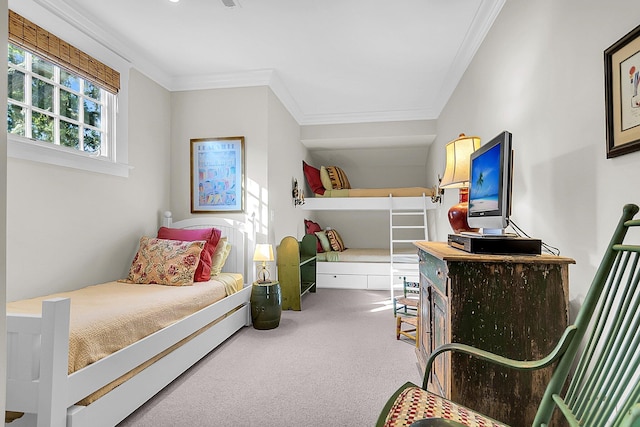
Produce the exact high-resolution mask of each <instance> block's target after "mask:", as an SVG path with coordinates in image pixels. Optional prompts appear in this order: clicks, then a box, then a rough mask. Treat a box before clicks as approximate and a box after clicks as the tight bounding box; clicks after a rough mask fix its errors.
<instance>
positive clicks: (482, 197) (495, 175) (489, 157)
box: [469, 145, 500, 213]
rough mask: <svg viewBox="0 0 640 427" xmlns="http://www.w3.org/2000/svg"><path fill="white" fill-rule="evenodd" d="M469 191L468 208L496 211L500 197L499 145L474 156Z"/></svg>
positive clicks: (474, 210) (475, 210)
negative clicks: (471, 189) (470, 189)
mask: <svg viewBox="0 0 640 427" xmlns="http://www.w3.org/2000/svg"><path fill="white" fill-rule="evenodd" d="M471 183H472V184H471V188H473V192H471V191H469V210H470V211H471V212H472V213H473V212H487V211H496V210H498V209H499V204H498V202H499V199H500V146H499V145H495V146H493V147H492V148H491V149H490V150H489V151H487V152H486V153H484V154H483V155H482V156H480V157H478V158H476V160H475V163H474V167H473V175H472V176H471Z"/></svg>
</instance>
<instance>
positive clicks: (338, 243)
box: [327, 229, 346, 252]
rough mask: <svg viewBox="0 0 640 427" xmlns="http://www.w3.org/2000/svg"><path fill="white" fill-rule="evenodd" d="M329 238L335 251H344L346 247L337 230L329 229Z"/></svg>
mask: <svg viewBox="0 0 640 427" xmlns="http://www.w3.org/2000/svg"><path fill="white" fill-rule="evenodd" d="M327 238H328V239H329V243H330V244H331V249H333V250H334V251H337V252H342V251H344V250H345V249H346V248H345V247H344V242H343V241H342V237H340V234H338V232H337V231H336V230H334V229H330V230H327Z"/></svg>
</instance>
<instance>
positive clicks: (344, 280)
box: [316, 274, 367, 289]
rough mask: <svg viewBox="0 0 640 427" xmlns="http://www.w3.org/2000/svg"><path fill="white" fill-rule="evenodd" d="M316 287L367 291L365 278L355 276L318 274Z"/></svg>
mask: <svg viewBox="0 0 640 427" xmlns="http://www.w3.org/2000/svg"><path fill="white" fill-rule="evenodd" d="M316 285H317V287H319V288H339V289H367V276H361V275H357V274H318V275H316Z"/></svg>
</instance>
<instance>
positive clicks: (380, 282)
mask: <svg viewBox="0 0 640 427" xmlns="http://www.w3.org/2000/svg"><path fill="white" fill-rule="evenodd" d="M389 285H390V283H389V276H377V275H371V276H367V288H368V289H389Z"/></svg>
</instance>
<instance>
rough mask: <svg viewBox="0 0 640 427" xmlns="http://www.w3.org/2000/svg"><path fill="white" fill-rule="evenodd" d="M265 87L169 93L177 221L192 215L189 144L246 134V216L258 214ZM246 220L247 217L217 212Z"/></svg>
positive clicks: (262, 192) (263, 180)
mask: <svg viewBox="0 0 640 427" xmlns="http://www.w3.org/2000/svg"><path fill="white" fill-rule="evenodd" d="M267 90H268V89H267V88H266V87H251V88H237V89H213V90H199V91H184V92H173V93H172V94H171V111H172V113H171V184H170V186H171V211H172V212H173V217H174V218H175V219H176V220H180V219H185V218H188V217H191V216H195V215H201V214H191V194H190V183H189V179H190V146H191V145H190V140H191V139H198V138H215V137H229V136H244V139H245V153H244V156H245V179H246V187H247V188H246V189H247V191H246V199H245V214H246V215H251V214H253V213H256V215H257V218H258V221H259V223H260V224H264V230H266V229H267V226H268V222H267V220H268V218H262V217H261V216H260V215H261V213H262V211H263V210H262V209H260V205H261V204H262V203H264V201H265V198H266V196H267V193H266V191H267V188H268V187H267V165H266V160H267ZM216 215H220V216H224V217H229V218H235V219H237V220H243V219H244V216H245V215H244V214H238V213H226V212H223V213H221V214H216Z"/></svg>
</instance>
